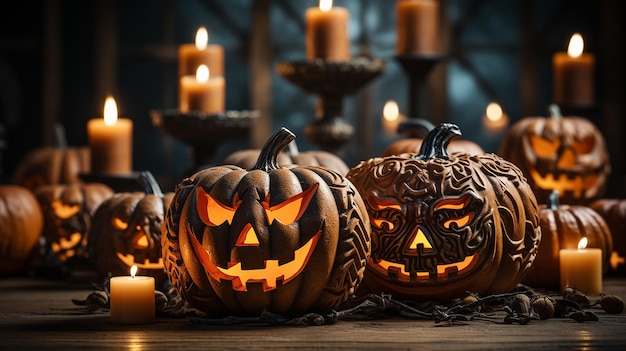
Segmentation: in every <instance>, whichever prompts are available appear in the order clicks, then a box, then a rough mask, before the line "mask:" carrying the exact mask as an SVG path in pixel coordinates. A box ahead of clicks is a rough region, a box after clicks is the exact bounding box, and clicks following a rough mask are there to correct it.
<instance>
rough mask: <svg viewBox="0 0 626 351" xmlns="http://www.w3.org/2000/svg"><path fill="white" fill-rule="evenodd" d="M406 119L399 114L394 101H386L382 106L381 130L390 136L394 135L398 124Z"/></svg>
mask: <svg viewBox="0 0 626 351" xmlns="http://www.w3.org/2000/svg"><path fill="white" fill-rule="evenodd" d="M405 119H406V117H405V116H404V115H402V114H400V109H399V108H398V103H396V102H395V101H387V102H386V103H385V106H383V121H382V122H383V123H382V124H383V129H384V130H385V132H386V133H388V134H390V135H396V134H397V129H398V124H400V123H401V122H402V121H404V120H405Z"/></svg>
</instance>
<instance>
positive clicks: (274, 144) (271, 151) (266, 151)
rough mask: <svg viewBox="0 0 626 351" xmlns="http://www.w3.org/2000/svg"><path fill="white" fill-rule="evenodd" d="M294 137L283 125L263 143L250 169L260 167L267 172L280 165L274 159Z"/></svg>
mask: <svg viewBox="0 0 626 351" xmlns="http://www.w3.org/2000/svg"><path fill="white" fill-rule="evenodd" d="M295 138H296V136H295V135H294V134H293V133H292V132H291V131H290V130H289V129H287V128H285V127H282V128H280V130H279V131H278V132H276V133H274V135H272V136H271V137H270V138H269V139H268V140H267V142H266V143H265V145H263V148H262V149H261V153H260V154H259V158H258V159H257V161H256V164H255V165H254V167H252V168H251V169H250V170H254V169H260V170H262V171H265V172H269V171H270V170H273V169H279V168H280V166H278V161H277V160H276V158H277V157H278V153H279V152H280V151H281V150H282V149H283V148H285V146H287V145H289V143H291V141H292V140H294V139H295Z"/></svg>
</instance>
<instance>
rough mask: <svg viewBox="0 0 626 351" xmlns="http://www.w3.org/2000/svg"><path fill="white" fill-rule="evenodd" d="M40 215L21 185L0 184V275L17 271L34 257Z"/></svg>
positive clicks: (23, 267) (27, 265) (33, 201)
mask: <svg viewBox="0 0 626 351" xmlns="http://www.w3.org/2000/svg"><path fill="white" fill-rule="evenodd" d="M42 229H43V215H42V213H41V208H40V207H39V203H38V202H37V198H35V195H33V193H32V192H31V191H30V190H28V189H27V188H25V187H21V186H17V185H0V257H1V260H2V264H0V275H12V274H19V273H23V272H24V271H26V270H27V269H28V268H30V265H31V261H32V260H34V259H35V258H37V255H38V251H39V238H40V237H41V231H42Z"/></svg>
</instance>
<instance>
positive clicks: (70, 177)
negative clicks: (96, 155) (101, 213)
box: [13, 146, 91, 191]
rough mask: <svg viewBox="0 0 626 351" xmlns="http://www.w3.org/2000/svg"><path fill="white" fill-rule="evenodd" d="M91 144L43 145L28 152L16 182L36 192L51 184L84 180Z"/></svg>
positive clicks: (20, 163) (15, 179) (15, 177)
mask: <svg viewBox="0 0 626 351" xmlns="http://www.w3.org/2000/svg"><path fill="white" fill-rule="evenodd" d="M90 159H91V152H90V151H89V148H88V147H84V146H81V147H65V148H56V147H42V148H38V149H35V150H32V151H30V152H29V153H27V154H26V155H25V156H24V158H22V160H20V162H19V164H18V165H17V168H16V169H15V172H14V173H13V183H14V184H17V185H21V186H24V187H27V188H28V189H30V190H32V191H35V190H37V188H38V187H40V186H42V185H48V184H75V183H82V181H81V179H80V177H79V175H80V174H81V173H87V172H89V170H90V169H91V165H90Z"/></svg>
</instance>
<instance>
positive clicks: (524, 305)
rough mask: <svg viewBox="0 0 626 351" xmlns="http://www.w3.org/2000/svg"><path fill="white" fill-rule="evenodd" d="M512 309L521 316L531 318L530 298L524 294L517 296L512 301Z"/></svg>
mask: <svg viewBox="0 0 626 351" xmlns="http://www.w3.org/2000/svg"><path fill="white" fill-rule="evenodd" d="M511 309H513V311H515V312H517V314H518V315H520V316H530V298H529V297H528V296H526V295H524V294H517V295H515V296H514V297H513V301H511Z"/></svg>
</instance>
